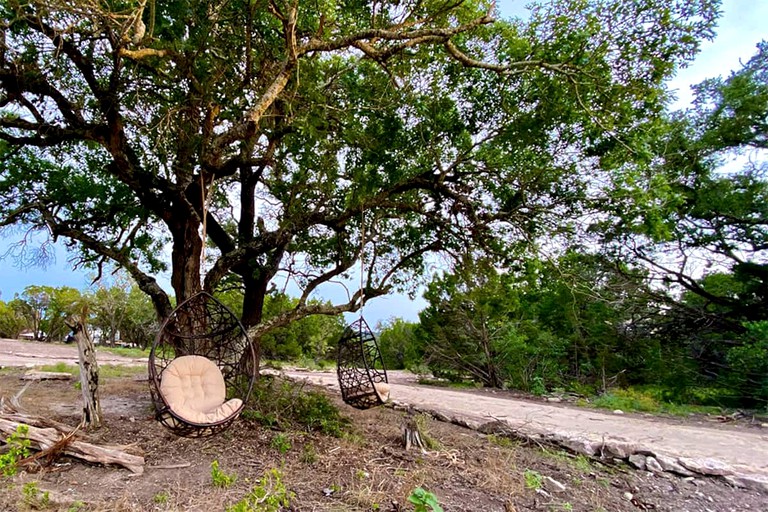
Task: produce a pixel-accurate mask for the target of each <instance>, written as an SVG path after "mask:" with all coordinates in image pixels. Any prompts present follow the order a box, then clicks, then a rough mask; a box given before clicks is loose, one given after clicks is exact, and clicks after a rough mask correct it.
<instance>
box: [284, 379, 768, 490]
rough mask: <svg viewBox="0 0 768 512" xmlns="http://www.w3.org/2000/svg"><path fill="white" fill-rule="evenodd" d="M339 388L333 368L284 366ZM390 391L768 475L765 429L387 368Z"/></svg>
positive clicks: (409, 400) (537, 429) (409, 399)
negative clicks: (620, 409) (675, 420)
mask: <svg viewBox="0 0 768 512" xmlns="http://www.w3.org/2000/svg"><path fill="white" fill-rule="evenodd" d="M287 374H288V375H289V376H292V377H297V378H304V379H307V380H309V381H311V382H313V383H316V384H320V385H323V386H328V387H331V388H336V389H338V384H337V381H336V374H335V373H330V372H328V373H319V372H298V371H291V372H287ZM389 374H390V379H389V380H390V384H391V386H392V393H391V397H392V399H393V400H395V401H397V402H402V403H404V404H410V405H413V406H416V407H419V408H423V409H430V410H437V411H440V412H442V413H443V414H445V415H447V416H449V417H454V418H457V419H459V420H463V421H465V422H467V423H469V424H473V423H474V424H476V425H479V424H484V423H487V422H491V421H494V420H502V421H505V422H507V423H508V424H509V425H510V426H511V427H512V428H514V429H516V430H518V431H520V432H523V433H526V434H532V435H541V434H553V433H560V434H562V435H563V436H565V437H569V438H580V439H588V440H591V441H594V442H598V443H601V442H604V441H605V440H607V439H619V440H622V441H626V442H627V443H628V444H629V445H631V446H632V448H634V451H639V452H643V451H647V452H651V453H658V454H664V455H668V456H670V457H686V458H692V459H713V460H714V461H721V462H723V463H725V464H727V465H729V466H731V467H732V468H733V469H734V470H735V471H736V472H737V473H739V474H749V475H758V476H760V477H761V480H762V478H763V477H765V478H768V429H747V428H744V427H741V428H740V427H738V426H732V427H731V426H726V427H722V426H720V427H707V426H705V425H687V424H680V425H677V424H671V423H669V422H665V421H660V420H658V419H653V418H643V417H638V416H636V415H616V414H612V413H604V412H598V411H594V410H591V409H586V408H582V407H567V406H553V405H548V404H544V403H535V402H529V401H525V400H516V399H512V398H504V397H496V396H484V395H481V394H477V393H467V392H462V391H453V390H448V389H442V388H435V387H434V386H419V385H418V384H416V383H415V379H413V378H411V379H408V378H407V377H406V376H405V375H403V374H402V373H401V372H389Z"/></svg>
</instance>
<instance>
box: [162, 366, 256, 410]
mask: <svg viewBox="0 0 768 512" xmlns="http://www.w3.org/2000/svg"><path fill="white" fill-rule="evenodd" d="M160 393H162V394H163V398H165V401H166V403H167V404H168V406H169V407H170V408H171V410H172V411H173V412H174V413H175V414H176V415H178V416H179V417H180V418H183V419H185V420H187V421H191V422H193V423H202V424H208V423H217V422H219V421H221V420H225V419H227V418H229V417H230V416H232V415H233V414H235V413H236V412H237V411H238V410H239V409H240V406H241V405H242V404H243V401H242V400H240V399H239V398H233V399H231V400H228V401H226V402H225V401H224V399H225V398H226V395H227V388H226V384H225V383H224V377H223V376H222V375H221V370H219V367H218V366H216V363H214V362H213V361H211V360H210V359H207V358H205V357H202V356H181V357H177V358H176V359H174V360H173V361H171V364H169V365H168V366H167V367H166V368H165V370H164V371H163V374H162V379H161V382H160Z"/></svg>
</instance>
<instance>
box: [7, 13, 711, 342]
mask: <svg viewBox="0 0 768 512" xmlns="http://www.w3.org/2000/svg"><path fill="white" fill-rule="evenodd" d="M1 5H2V7H1V10H2V16H3V18H2V27H1V29H2V32H1V33H0V88H1V89H0V91H1V94H2V96H0V108H1V109H2V110H1V112H2V115H1V116H0V141H1V142H2V144H1V145H0V153H1V156H2V167H1V168H0V172H1V173H2V174H0V225H21V226H24V228H25V229H27V228H30V229H39V230H45V231H47V232H48V233H49V235H50V236H51V237H52V238H53V239H58V238H63V239H64V240H66V241H68V242H70V243H71V246H72V248H73V250H74V251H76V253H77V254H78V255H79V256H78V257H79V258H80V263H83V264H88V265H93V266H95V267H97V268H99V269H100V268H101V266H102V265H103V264H104V263H106V262H111V263H114V264H116V265H118V266H120V267H122V268H124V269H126V270H127V271H128V272H129V273H130V275H131V276H132V278H133V279H134V280H135V281H136V283H137V284H138V286H139V287H140V288H141V289H142V290H143V291H144V292H146V293H147V294H148V295H149V296H150V297H151V298H152V300H153V303H154V305H155V308H156V309H157V311H158V314H159V316H161V317H163V316H165V315H167V314H168V313H169V311H170V309H171V304H172V302H171V300H170V298H169V296H168V295H167V293H166V291H164V290H163V289H162V288H161V287H160V286H159V285H158V283H157V281H156V280H155V277H154V276H155V275H156V273H157V272H158V271H160V270H162V269H163V268H164V266H165V265H167V264H168V263H170V271H171V283H172V286H173V290H174V293H175V296H176V299H177V300H182V299H185V298H187V297H189V296H190V295H192V294H193V293H195V292H197V291H198V290H200V289H201V288H204V289H207V290H215V289H216V288H217V287H219V286H220V285H221V284H222V283H223V282H224V281H232V280H234V281H236V282H237V283H238V284H239V285H240V286H241V287H242V289H243V293H244V295H243V297H244V298H243V309H242V311H243V321H244V322H245V324H246V325H247V326H248V327H249V328H250V330H251V333H252V334H253V335H254V336H255V337H256V339H258V338H259V337H260V336H261V335H262V334H263V333H265V332H267V331H269V330H270V329H272V328H274V327H279V326H281V325H286V324H288V323H290V322H291V321H293V320H296V319H299V318H301V317H304V316H307V315H311V314H336V313H341V312H344V311H353V310H356V309H358V308H359V307H360V306H361V305H362V303H363V302H364V301H365V300H367V299H370V298H372V297H375V296H377V295H382V294H386V293H388V292H389V291H391V290H392V289H393V288H405V287H408V286H411V285H412V284H413V283H414V282H415V279H414V278H415V277H417V276H419V275H421V274H423V272H424V269H425V264H426V263H427V262H429V261H430V260H429V258H430V257H431V255H435V254H438V255H449V256H456V257H459V256H461V255H463V254H466V253H475V252H476V253H480V252H482V253H485V254H486V255H504V254H509V250H510V248H514V247H515V245H516V244H519V243H522V242H527V241H530V240H534V239H536V238H537V237H539V236H541V234H542V233H544V232H545V231H549V230H557V229H561V228H566V227H567V226H566V220H567V219H569V218H570V217H571V215H572V213H574V212H578V211H579V209H580V208H581V207H582V205H581V199H582V198H583V197H584V193H585V191H586V190H587V186H588V183H589V182H590V181H591V180H593V179H595V177H596V175H595V174H594V173H595V172H597V167H596V166H595V165H594V162H593V159H592V158H590V157H589V155H591V154H594V152H593V151H591V150H592V148H594V147H595V146H596V145H599V144H602V143H605V141H607V140H616V141H621V140H623V139H624V136H623V133H624V132H625V131H627V130H630V129H632V128H633V127H636V126H637V125H638V124H640V123H642V122H644V121H646V120H647V119H649V118H653V117H654V116H656V115H658V113H659V112H660V111H661V110H662V108H663V105H664V100H665V94H664V88H663V81H664V79H665V78H667V77H669V76H670V74H671V73H672V72H674V69H675V68H676V67H677V66H679V65H680V64H681V63H683V62H684V61H685V60H687V59H690V58H692V56H693V55H694V54H695V52H696V50H697V48H698V44H699V41H700V39H702V38H704V37H710V36H711V27H712V25H713V21H714V18H715V17H716V14H717V1H714V0H678V1H675V2H648V1H645V0H642V1H640V0H633V1H626V0H603V1H586V0H555V1H552V2H548V3H544V4H541V5H533V7H532V10H531V12H530V15H529V16H528V17H527V18H526V19H525V20H522V19H515V20H510V21H499V20H497V19H495V16H496V15H497V12H496V11H495V3H493V2H488V1H484V0H465V1H462V0H427V1H423V0H400V1H394V2H387V1H379V0H372V1H365V0H351V1H343V0H342V1H334V0H313V1H307V0H248V1H243V0H227V1H214V2H208V1H183V0H174V1H162V0H140V1H98V2H97V1H95V0H73V1H67V2H65V1H61V0H30V1H24V0H3V1H2V2H1ZM203 234H205V236H203ZM206 246H208V248H207V247H206ZM164 247H170V258H168V259H169V260H170V261H166V259H167V258H163V256H162V255H163V254H164V253H163V248H164ZM361 254H363V255H364V257H365V259H366V265H365V275H364V279H363V282H364V285H363V286H362V287H361V288H363V289H361V290H358V291H357V292H354V293H350V294H349V297H348V300H346V301H342V302H341V303H338V304H331V305H329V304H327V303H320V302H317V301H316V302H311V301H310V300H309V298H310V296H311V295H312V294H313V293H314V292H316V291H317V289H318V287H320V286H322V285H323V284H325V283H328V282H330V281H333V280H335V279H339V278H343V277H344V276H348V275H349V274H350V272H351V271H352V269H353V268H354V265H355V264H356V261H357V260H358V259H359V258H360V257H361ZM203 255H204V257H203ZM285 275H288V276H289V278H290V279H292V280H293V281H294V282H295V283H296V284H297V285H298V286H299V287H300V289H301V296H300V298H299V300H298V302H297V303H296V306H295V307H294V308H292V309H290V310H288V311H285V312H283V313H282V314H280V315H277V316H275V317H273V318H271V319H270V320H269V321H264V322H262V321H261V320H262V318H261V315H262V308H263V305H264V297H265V294H266V293H267V292H268V290H269V289H270V286H271V285H272V284H273V282H274V280H275V278H276V276H285Z"/></svg>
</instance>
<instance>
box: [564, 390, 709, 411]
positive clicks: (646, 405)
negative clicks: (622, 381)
mask: <svg viewBox="0 0 768 512" xmlns="http://www.w3.org/2000/svg"><path fill="white" fill-rule="evenodd" d="M664 393H665V392H664V390H662V389H660V388H647V389H645V388H633V387H629V388H626V389H620V388H614V389H610V390H609V391H608V392H607V393H604V394H602V395H600V396H597V397H593V398H591V399H590V400H589V401H586V400H579V401H578V402H577V403H578V404H579V405H585V404H586V405H588V406H591V407H598V408H601V409H611V410H615V409H621V410H622V411H628V412H632V411H636V412H647V413H655V414H673V415H678V416H687V415H689V414H721V413H722V412H723V409H722V408H721V407H716V406H711V405H695V404H680V403H674V402H671V401H666V400H664Z"/></svg>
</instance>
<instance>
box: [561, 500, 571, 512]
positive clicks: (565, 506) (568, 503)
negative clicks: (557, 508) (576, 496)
mask: <svg viewBox="0 0 768 512" xmlns="http://www.w3.org/2000/svg"><path fill="white" fill-rule="evenodd" d="M563 510H567V511H569V512H570V511H571V510H573V505H571V502H570V501H566V502H565V503H563Z"/></svg>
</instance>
